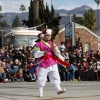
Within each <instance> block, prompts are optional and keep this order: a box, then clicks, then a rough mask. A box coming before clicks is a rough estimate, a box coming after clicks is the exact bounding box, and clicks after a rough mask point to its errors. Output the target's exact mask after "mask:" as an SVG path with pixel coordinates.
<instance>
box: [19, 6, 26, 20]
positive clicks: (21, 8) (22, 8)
mask: <svg viewBox="0 0 100 100" xmlns="http://www.w3.org/2000/svg"><path fill="white" fill-rule="evenodd" d="M19 9H20V11H22V20H23V11H24V10H26V8H25V5H23V4H22V5H21V6H20V8H19Z"/></svg>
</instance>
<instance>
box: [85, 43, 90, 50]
mask: <svg viewBox="0 0 100 100" xmlns="http://www.w3.org/2000/svg"><path fill="white" fill-rule="evenodd" d="M89 50H90V43H85V49H84V51H85V52H86V51H89Z"/></svg>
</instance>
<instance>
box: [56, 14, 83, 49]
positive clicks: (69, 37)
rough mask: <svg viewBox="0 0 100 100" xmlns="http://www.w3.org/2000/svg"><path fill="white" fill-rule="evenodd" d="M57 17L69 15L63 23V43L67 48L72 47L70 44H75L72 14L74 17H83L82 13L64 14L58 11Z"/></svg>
mask: <svg viewBox="0 0 100 100" xmlns="http://www.w3.org/2000/svg"><path fill="white" fill-rule="evenodd" d="M57 16H58V18H61V17H66V16H69V23H68V24H66V25H65V43H66V47H67V48H69V49H70V48H72V46H75V45H76V42H75V23H74V22H72V16H75V17H80V18H82V17H83V14H74V15H72V14H66V13H59V14H58V15H57Z"/></svg>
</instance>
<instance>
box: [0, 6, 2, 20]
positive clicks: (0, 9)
mask: <svg viewBox="0 0 100 100" xmlns="http://www.w3.org/2000/svg"><path fill="white" fill-rule="evenodd" d="M1 11H2V7H1V6H0V12H1ZM0 18H2V16H1V15H0Z"/></svg>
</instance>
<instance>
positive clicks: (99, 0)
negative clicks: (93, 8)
mask: <svg viewBox="0 0 100 100" xmlns="http://www.w3.org/2000/svg"><path fill="white" fill-rule="evenodd" d="M95 2H96V3H97V28H98V7H99V4H100V0H95Z"/></svg>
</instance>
